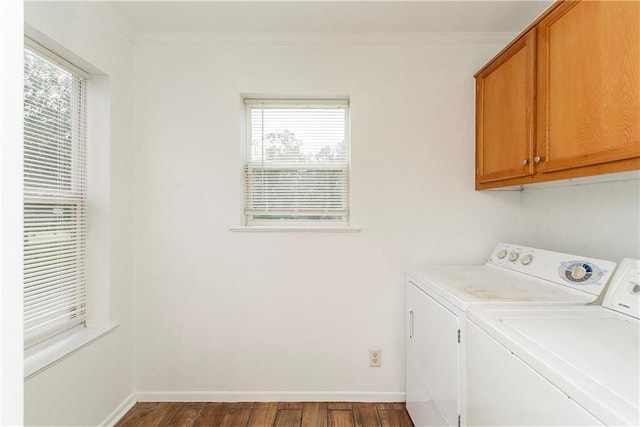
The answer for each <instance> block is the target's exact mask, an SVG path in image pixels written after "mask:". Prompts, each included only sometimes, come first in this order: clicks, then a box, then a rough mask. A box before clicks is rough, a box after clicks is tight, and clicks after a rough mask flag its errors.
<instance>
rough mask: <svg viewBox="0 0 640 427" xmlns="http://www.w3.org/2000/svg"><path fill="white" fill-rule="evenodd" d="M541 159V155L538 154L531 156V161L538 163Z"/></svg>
mask: <svg viewBox="0 0 640 427" xmlns="http://www.w3.org/2000/svg"><path fill="white" fill-rule="evenodd" d="M541 160H542V157H540V156H535V157H534V158H533V161H534V162H536V163H540V161H541Z"/></svg>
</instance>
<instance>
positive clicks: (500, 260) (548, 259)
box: [487, 243, 640, 295]
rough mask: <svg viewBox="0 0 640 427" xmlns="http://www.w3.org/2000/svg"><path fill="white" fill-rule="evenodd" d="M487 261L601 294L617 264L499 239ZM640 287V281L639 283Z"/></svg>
mask: <svg viewBox="0 0 640 427" xmlns="http://www.w3.org/2000/svg"><path fill="white" fill-rule="evenodd" d="M487 264H493V265H496V266H499V267H503V268H507V269H510V270H515V271H518V272H520V273H525V274H528V275H531V276H534V277H537V278H540V279H544V280H548V281H551V282H553V283H556V284H559V285H563V286H568V287H571V288H574V289H579V290H581V291H585V292H589V293H591V294H594V295H600V293H601V292H602V290H603V289H604V285H606V284H607V282H608V280H609V278H610V276H611V274H612V273H613V270H614V269H615V267H616V264H615V263H614V262H611V261H606V260H599V259H594V258H587V257H582V256H578V255H570V254H564V253H560V252H553V251H547V250H544V249H536V248H530V247H527V246H522V245H514V244H511V243H499V244H498V245H497V246H496V248H495V249H494V251H493V253H492V255H491V257H490V258H489V260H488V261H487ZM639 291H640V285H639Z"/></svg>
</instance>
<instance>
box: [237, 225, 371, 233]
mask: <svg viewBox="0 0 640 427" xmlns="http://www.w3.org/2000/svg"><path fill="white" fill-rule="evenodd" d="M229 230H231V231H237V232H250V233H251V232H258V233H261V232H303V233H358V232H360V231H361V230H362V228H361V227H355V226H318V225H239V226H232V227H229Z"/></svg>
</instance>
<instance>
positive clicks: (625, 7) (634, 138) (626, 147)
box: [536, 1, 640, 172]
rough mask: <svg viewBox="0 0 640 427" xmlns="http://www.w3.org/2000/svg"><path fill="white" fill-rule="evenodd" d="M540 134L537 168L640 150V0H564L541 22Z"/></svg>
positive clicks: (573, 164) (600, 160)
mask: <svg viewBox="0 0 640 427" xmlns="http://www.w3.org/2000/svg"><path fill="white" fill-rule="evenodd" d="M537 133H538V142H537V153H536V154H537V156H539V157H540V158H541V161H540V163H539V164H538V165H537V171H538V172H550V171H557V170H563V169H571V168H576V167H581V166H588V165H595V164H599V163H605V162H613V161H619V160H624V159H630V158H633V157H639V156H640V2H638V1H581V2H565V3H563V4H561V5H560V6H559V7H558V8H556V9H555V10H554V11H553V12H552V13H550V14H549V15H548V16H547V17H546V18H544V19H543V20H542V21H541V22H540V24H539V25H538V132H537ZM536 160H537V159H536ZM612 171H614V170H612Z"/></svg>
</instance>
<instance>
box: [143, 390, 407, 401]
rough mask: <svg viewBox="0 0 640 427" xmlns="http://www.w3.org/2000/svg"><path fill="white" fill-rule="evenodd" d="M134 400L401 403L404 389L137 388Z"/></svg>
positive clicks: (403, 397)
mask: <svg viewBox="0 0 640 427" xmlns="http://www.w3.org/2000/svg"><path fill="white" fill-rule="evenodd" d="M135 400H136V401H138V402H404V401H405V393H404V392H357V391H356V392H351V391H141V392H137V393H135Z"/></svg>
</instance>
